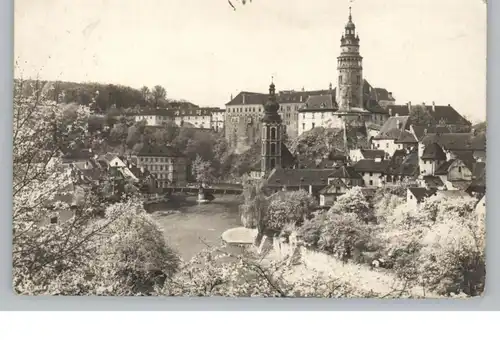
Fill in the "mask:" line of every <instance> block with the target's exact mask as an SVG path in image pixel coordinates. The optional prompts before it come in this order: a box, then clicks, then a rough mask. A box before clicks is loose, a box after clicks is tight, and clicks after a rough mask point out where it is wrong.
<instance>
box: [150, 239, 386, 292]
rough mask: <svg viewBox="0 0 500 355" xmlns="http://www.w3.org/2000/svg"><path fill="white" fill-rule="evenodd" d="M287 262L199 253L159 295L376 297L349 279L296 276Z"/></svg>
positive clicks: (217, 252) (219, 251) (316, 274)
mask: <svg viewBox="0 0 500 355" xmlns="http://www.w3.org/2000/svg"><path fill="white" fill-rule="evenodd" d="M293 271H294V270H293V268H291V267H289V266H287V264H286V262H271V263H268V264H267V265H264V264H263V262H262V260H261V258H259V257H257V256H256V255H255V254H251V253H248V252H246V251H243V252H242V253H240V254H238V255H234V254H232V253H230V252H228V251H227V250H225V249H222V248H212V249H209V250H206V251H203V252H201V253H199V254H198V255H196V256H195V257H194V258H193V259H191V260H190V261H189V262H187V263H185V264H183V265H182V267H181V270H180V272H179V273H177V274H176V275H175V276H174V277H173V278H171V279H168V280H167V282H166V283H165V285H164V287H163V288H161V289H159V290H158V295H167V296H195V297H199V296H223V297H322V298H342V297H374V296H377V295H376V294H374V293H372V292H364V291H363V290H360V289H359V288H357V287H356V286H355V285H352V284H350V283H349V281H347V280H340V279H331V278H328V277H325V276H324V275H323V274H322V273H320V272H317V271H314V270H311V273H310V274H311V276H310V277H304V275H301V277H299V278H297V277H295V275H294V274H293Z"/></svg>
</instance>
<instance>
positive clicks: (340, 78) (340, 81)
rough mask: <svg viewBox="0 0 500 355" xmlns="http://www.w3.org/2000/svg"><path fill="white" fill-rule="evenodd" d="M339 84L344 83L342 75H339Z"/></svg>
mask: <svg viewBox="0 0 500 355" xmlns="http://www.w3.org/2000/svg"><path fill="white" fill-rule="evenodd" d="M339 84H342V75H340V76H339Z"/></svg>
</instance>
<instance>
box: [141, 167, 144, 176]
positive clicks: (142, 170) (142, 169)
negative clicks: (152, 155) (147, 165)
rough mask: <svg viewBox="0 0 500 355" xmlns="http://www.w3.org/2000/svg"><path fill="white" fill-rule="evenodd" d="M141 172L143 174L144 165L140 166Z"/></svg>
mask: <svg viewBox="0 0 500 355" xmlns="http://www.w3.org/2000/svg"><path fill="white" fill-rule="evenodd" d="M141 173H143V174H144V167H143V166H141Z"/></svg>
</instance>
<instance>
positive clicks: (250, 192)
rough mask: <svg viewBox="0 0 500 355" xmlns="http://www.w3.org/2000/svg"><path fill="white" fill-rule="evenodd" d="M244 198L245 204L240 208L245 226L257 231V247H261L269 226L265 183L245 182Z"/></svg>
mask: <svg viewBox="0 0 500 355" xmlns="http://www.w3.org/2000/svg"><path fill="white" fill-rule="evenodd" d="M243 197H244V202H243V204H242V205H241V206H240V213H241V219H242V222H243V225H244V226H245V227H248V228H256V229H257V237H256V238H255V245H256V246H260V244H261V242H262V238H263V236H264V233H265V229H266V224H267V218H266V215H267V206H268V199H267V197H266V195H265V193H264V183H263V182H262V181H251V180H246V181H244V182H243Z"/></svg>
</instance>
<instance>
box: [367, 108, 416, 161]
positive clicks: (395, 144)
mask: <svg viewBox="0 0 500 355" xmlns="http://www.w3.org/2000/svg"><path fill="white" fill-rule="evenodd" d="M416 145H417V139H416V138H415V137H414V135H413V134H412V133H411V132H410V130H409V116H393V117H389V119H388V120H387V121H386V122H385V123H384V125H383V126H382V128H381V129H380V132H379V134H378V135H376V136H375V137H373V138H372V149H381V150H384V151H385V152H386V153H387V154H388V155H390V156H392V155H393V154H394V152H395V151H396V150H400V149H406V148H411V147H412V146H416Z"/></svg>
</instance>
